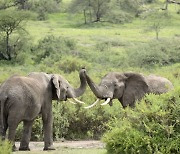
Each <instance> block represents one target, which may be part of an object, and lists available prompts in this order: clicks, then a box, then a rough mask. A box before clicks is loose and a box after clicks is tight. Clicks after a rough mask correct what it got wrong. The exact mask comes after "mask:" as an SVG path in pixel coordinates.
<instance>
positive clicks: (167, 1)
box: [165, 0, 169, 10]
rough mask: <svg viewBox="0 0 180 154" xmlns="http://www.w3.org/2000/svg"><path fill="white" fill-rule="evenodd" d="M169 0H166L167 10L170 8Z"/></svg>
mask: <svg viewBox="0 0 180 154" xmlns="http://www.w3.org/2000/svg"><path fill="white" fill-rule="evenodd" d="M168 4H169V0H166V5H165V10H168Z"/></svg>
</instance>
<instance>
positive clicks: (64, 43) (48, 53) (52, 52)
mask: <svg viewBox="0 0 180 154" xmlns="http://www.w3.org/2000/svg"><path fill="white" fill-rule="evenodd" d="M75 49H76V42H75V41H74V40H72V39H68V38H65V37H55V36H53V35H49V36H46V37H45V38H43V39H42V40H40V41H39V43H38V45H37V46H36V47H34V48H33V49H32V53H33V54H36V56H35V58H34V60H35V62H36V63H40V62H41V61H43V60H44V59H46V58H48V57H50V59H54V60H55V61H58V60H59V59H60V58H61V56H62V55H63V54H65V55H67V54H71V51H73V50H75Z"/></svg>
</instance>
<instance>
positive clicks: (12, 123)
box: [7, 110, 21, 151]
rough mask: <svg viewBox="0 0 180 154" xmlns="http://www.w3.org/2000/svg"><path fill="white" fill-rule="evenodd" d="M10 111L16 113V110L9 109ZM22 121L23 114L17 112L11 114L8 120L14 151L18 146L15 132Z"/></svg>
mask: <svg viewBox="0 0 180 154" xmlns="http://www.w3.org/2000/svg"><path fill="white" fill-rule="evenodd" d="M17 111H18V110H17ZM9 113H15V112H13V111H9ZM20 121H21V115H20V114H18V115H17V113H16V114H9V116H8V120H7V123H8V127H9V130H8V140H9V141H10V142H11V143H12V150H13V151H16V150H17V149H16V146H15V134H16V129H17V126H18V124H19V123H20Z"/></svg>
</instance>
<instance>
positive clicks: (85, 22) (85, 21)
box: [83, 9, 87, 24]
mask: <svg viewBox="0 0 180 154" xmlns="http://www.w3.org/2000/svg"><path fill="white" fill-rule="evenodd" d="M83 12H84V24H87V20H86V10H85V9H84V10H83Z"/></svg>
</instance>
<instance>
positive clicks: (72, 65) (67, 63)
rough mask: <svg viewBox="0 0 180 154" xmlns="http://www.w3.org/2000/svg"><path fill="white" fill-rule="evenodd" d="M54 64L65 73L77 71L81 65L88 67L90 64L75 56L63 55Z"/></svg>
mask: <svg viewBox="0 0 180 154" xmlns="http://www.w3.org/2000/svg"><path fill="white" fill-rule="evenodd" d="M55 65H56V66H57V67H58V68H59V69H60V70H63V71H64V72H65V73H71V72H74V71H79V70H80V69H81V68H82V67H86V68H88V67H90V64H89V63H88V62H86V61H84V60H82V59H80V58H75V57H71V56H68V57H63V58H62V60H61V61H59V62H57V63H55Z"/></svg>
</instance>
